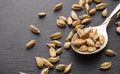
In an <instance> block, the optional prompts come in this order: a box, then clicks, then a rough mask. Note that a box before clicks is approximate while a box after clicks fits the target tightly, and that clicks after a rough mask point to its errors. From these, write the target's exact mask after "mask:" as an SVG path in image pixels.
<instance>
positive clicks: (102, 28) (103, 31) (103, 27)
mask: <svg viewBox="0 0 120 74" xmlns="http://www.w3.org/2000/svg"><path fill="white" fill-rule="evenodd" d="M119 9H120V3H119V4H118V5H117V6H116V8H115V9H114V10H113V11H112V13H111V14H110V16H109V17H107V18H106V20H105V21H104V22H103V23H102V24H101V25H99V26H95V27H93V30H94V29H96V30H97V32H98V34H102V35H103V36H104V38H105V42H104V44H103V45H102V46H101V47H100V48H99V49H97V50H96V51H94V52H81V51H79V50H77V49H76V48H75V47H74V46H73V45H72V44H71V47H72V48H73V50H74V51H75V52H77V53H79V54H83V55H89V54H94V53H97V52H100V51H101V50H102V49H103V48H104V47H105V46H106V45H107V42H108V35H107V31H106V28H107V26H108V24H109V22H110V20H111V18H112V16H113V15H114V14H116V13H117V12H118V11H119ZM85 29H87V28H85ZM76 38H77V33H75V34H74V36H73V38H72V40H71V43H73V41H74V40H75V39H76Z"/></svg>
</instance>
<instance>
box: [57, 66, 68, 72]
mask: <svg viewBox="0 0 120 74" xmlns="http://www.w3.org/2000/svg"><path fill="white" fill-rule="evenodd" d="M66 67H67V66H66V65H65V64H58V65H57V66H56V70H59V71H62V70H65V68H66Z"/></svg>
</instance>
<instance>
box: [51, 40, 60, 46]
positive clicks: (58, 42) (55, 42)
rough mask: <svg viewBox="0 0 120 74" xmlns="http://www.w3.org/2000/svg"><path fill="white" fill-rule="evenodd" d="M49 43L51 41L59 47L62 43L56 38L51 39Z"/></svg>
mask: <svg viewBox="0 0 120 74" xmlns="http://www.w3.org/2000/svg"><path fill="white" fill-rule="evenodd" d="M51 43H53V44H54V45H55V46H57V47H61V46H62V43H61V42H60V41H58V40H53V41H51Z"/></svg>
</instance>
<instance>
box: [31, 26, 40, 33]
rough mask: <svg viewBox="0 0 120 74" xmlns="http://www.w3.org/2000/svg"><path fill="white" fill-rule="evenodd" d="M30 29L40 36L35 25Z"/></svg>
mask: <svg viewBox="0 0 120 74" xmlns="http://www.w3.org/2000/svg"><path fill="white" fill-rule="evenodd" d="M29 28H30V30H31V31H32V32H33V33H35V34H39V33H40V30H39V29H38V28H37V27H36V26H34V25H30V27H29Z"/></svg>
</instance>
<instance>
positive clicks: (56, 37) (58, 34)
mask: <svg viewBox="0 0 120 74" xmlns="http://www.w3.org/2000/svg"><path fill="white" fill-rule="evenodd" d="M49 37H50V38H51V39H52V40H55V39H59V38H61V37H62V33H61V32H56V33H54V34H52V35H50V36H49Z"/></svg>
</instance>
